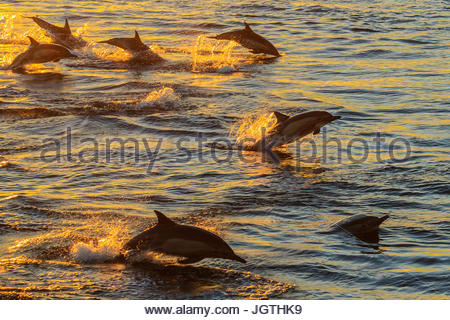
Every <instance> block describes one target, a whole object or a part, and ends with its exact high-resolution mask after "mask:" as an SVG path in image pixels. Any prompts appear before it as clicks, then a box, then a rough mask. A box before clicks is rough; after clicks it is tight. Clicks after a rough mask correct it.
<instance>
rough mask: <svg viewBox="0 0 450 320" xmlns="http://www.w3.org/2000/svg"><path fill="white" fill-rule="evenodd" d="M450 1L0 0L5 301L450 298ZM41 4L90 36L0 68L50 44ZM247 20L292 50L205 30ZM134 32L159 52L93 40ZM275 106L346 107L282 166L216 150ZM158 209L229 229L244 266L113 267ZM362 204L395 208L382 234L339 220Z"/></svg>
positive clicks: (158, 262)
mask: <svg viewBox="0 0 450 320" xmlns="http://www.w3.org/2000/svg"><path fill="white" fill-rule="evenodd" d="M449 9H450V6H449V3H448V2H446V1H437V0H432V1H400V0H399V1H390V0H385V1H378V0H375V1H366V0H360V1H355V0H352V1H349V0H348V1H333V0H332V1H275V2H274V1H227V0H226V1H199V2H195V1H194V2H193V1H172V0H166V1H127V2H122V1H103V2H101V4H99V3H97V2H96V1H76V2H74V1H58V2H56V1H46V0H43V1H40V2H39V3H36V2H33V1H20V0H17V1H2V3H1V4H0V60H1V62H0V67H1V70H0V297H1V298H32V299H48V298H51V299H61V298H62V299H75V298H79V299H443V298H445V299H448V297H449V295H450V285H449V284H450V281H449V272H450V248H449V243H450V219H449V193H450V188H449V158H450V157H449V153H450V134H449V132H450V131H449V124H450V122H449V107H450V103H449V92H450V85H449V76H448V75H449V49H448V48H449V45H450V40H449V12H450V11H449ZM35 15H37V16H39V17H40V18H43V19H45V20H47V21H49V22H51V23H54V24H57V25H61V26H62V24H63V22H64V18H68V19H69V22H70V25H71V28H72V31H73V32H74V33H75V34H77V35H79V36H81V37H83V39H85V40H87V41H89V46H88V47H87V48H85V49H83V50H79V51H77V54H78V55H79V56H80V58H79V59H77V60H61V61H60V62H58V63H48V64H45V65H32V66H29V67H28V68H27V73H24V74H19V73H13V72H11V71H10V70H5V67H6V66H7V65H8V64H9V63H10V62H11V61H12V59H13V58H14V57H15V56H16V55H17V54H18V53H20V52H23V51H24V50H25V49H26V47H27V44H28V40H27V38H26V36H27V35H31V36H33V37H34V38H35V39H37V40H39V41H43V42H46V41H48V38H46V36H45V35H44V33H43V32H42V31H41V30H40V29H39V27H37V26H36V25H35V24H34V23H33V21H32V20H30V19H28V18H27V17H29V16H35ZM244 20H245V21H247V22H248V23H250V25H251V26H252V27H253V29H254V30H255V31H256V32H258V33H260V34H262V35H264V36H265V37H266V38H267V39H269V40H270V41H271V42H272V43H274V45H275V46H276V47H277V48H278V50H279V51H280V52H281V53H282V56H281V57H279V58H276V59H275V58H270V57H265V56H255V55H252V54H251V53H249V52H248V51H247V50H246V49H244V48H242V47H240V46H238V45H236V44H233V43H228V42H226V41H216V40H213V39H210V38H208V36H212V35H214V34H217V33H221V32H225V31H229V30H233V29H238V28H242V26H243V21H244ZM134 30H138V31H139V33H140V35H141V39H142V40H143V41H144V43H146V44H148V45H149V46H151V47H152V49H153V50H154V51H155V52H157V53H158V54H159V55H160V56H162V57H163V58H164V59H166V62H165V63H163V64H160V65H154V66H142V65H132V64H129V63H128V62H127V61H128V59H129V56H128V55H127V54H126V53H125V52H123V51H122V50H120V49H118V48H115V47H111V46H108V45H105V44H98V43H97V42H98V41H101V40H105V39H109V38H112V37H131V36H132V35H133V34H134ZM274 110H278V111H280V112H283V113H287V114H297V113H301V112H304V111H310V110H324V111H328V112H330V113H332V114H334V115H339V116H341V117H342V118H341V119H340V120H338V121H335V122H333V123H332V124H329V125H327V126H326V127H325V129H323V130H322V132H321V133H320V134H319V135H318V136H316V137H313V138H312V139H310V138H311V137H307V139H304V140H303V141H302V144H298V143H297V144H291V145H289V146H287V147H283V148H281V149H280V150H278V151H277V153H276V155H277V157H278V159H277V160H274V159H272V158H267V157H265V156H264V155H262V154H261V153H258V152H251V151H242V152H238V151H237V150H228V149H227V148H223V147H222V148H221V147H218V145H223V144H228V143H233V142H234V141H236V140H237V139H242V138H246V137H255V136H258V134H259V133H260V128H261V127H264V126H268V125H270V124H271V123H272V124H273V117H272V115H271V112H272V111H274ZM377 138H379V139H381V140H382V141H381V140H380V141H381V142H380V143H379V145H378V146H377V144H376V139H377ZM108 139H109V141H110V142H111V139H116V140H115V142H114V143H112V144H111V145H110V148H109V149H110V150H109V152H108V147H107V145H108ZM117 139H123V141H125V140H126V139H129V140H128V141H127V143H126V144H125V147H124V149H123V150H121V147H120V145H119V144H118V143H117V141H118V140H117ZM133 139H134V140H133ZM333 139H335V140H333ZM364 146H366V147H364ZM314 147H315V149H316V150H314ZM149 150H150V151H151V153H149V152H148V151H149ZM96 151H98V153H96ZM314 151H316V152H314ZM107 155H109V158H108V156H107ZM121 156H123V159H121ZM155 209H156V210H160V211H162V212H164V213H166V214H167V215H168V216H169V217H171V218H172V219H174V220H175V221H177V222H180V223H184V224H190V225H196V226H199V227H202V228H205V229H207V230H210V231H212V232H214V233H216V234H218V235H220V236H221V237H222V238H223V239H225V240H226V241H227V242H228V243H229V244H230V246H231V247H232V248H233V249H234V250H235V252H236V253H237V254H239V255H240V256H242V257H244V258H245V259H246V260H247V261H248V262H247V264H240V263H238V262H234V261H229V260H219V259H216V260H214V259H205V260H203V261H201V262H200V263H197V264H193V265H187V266H182V265H179V264H176V263H175V260H174V259H173V258H171V257H166V256H163V255H157V254H151V253H143V254H142V255H141V256H139V257H136V258H134V259H133V261H128V262H127V263H118V262H114V261H113V258H114V257H115V256H116V255H117V254H118V253H119V252H120V248H121V246H122V244H123V243H124V242H125V241H126V240H128V239H130V238H131V237H132V236H134V235H136V234H137V233H139V232H141V231H142V230H144V229H145V228H147V227H148V226H150V225H152V224H154V223H155V216H154V214H153V210H155ZM359 213H364V214H368V215H377V216H381V215H385V214H388V215H389V216H390V218H389V219H388V220H387V221H386V222H384V223H383V224H382V226H381V229H380V241H379V243H377V244H369V243H366V242H363V241H361V240H359V239H357V238H355V237H353V236H351V235H348V234H346V233H340V232H330V229H329V226H330V225H332V224H333V223H335V222H337V221H339V220H341V219H343V218H346V217H349V216H351V215H354V214H359Z"/></svg>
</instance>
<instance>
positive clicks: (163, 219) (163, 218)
mask: <svg viewBox="0 0 450 320" xmlns="http://www.w3.org/2000/svg"><path fill="white" fill-rule="evenodd" d="M155 214H156V216H157V217H158V224H166V225H167V224H171V225H173V224H176V223H175V222H173V221H172V220H170V219H169V218H168V217H166V216H165V215H164V214H163V213H162V212H161V211H158V210H155Z"/></svg>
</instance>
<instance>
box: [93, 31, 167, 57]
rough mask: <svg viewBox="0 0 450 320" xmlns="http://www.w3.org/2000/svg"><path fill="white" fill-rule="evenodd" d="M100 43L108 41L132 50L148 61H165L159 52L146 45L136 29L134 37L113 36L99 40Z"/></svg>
mask: <svg viewBox="0 0 450 320" xmlns="http://www.w3.org/2000/svg"><path fill="white" fill-rule="evenodd" d="M98 43H107V44H110V45H113V46H116V47H119V48H121V49H123V50H126V51H128V52H130V53H131V54H132V55H133V56H134V57H142V58H145V59H146V60H147V62H155V63H156V62H161V61H164V59H163V58H161V57H160V56H159V55H158V54H156V53H154V52H153V51H152V49H150V47H148V46H147V45H145V44H144V43H143V42H142V40H141V37H140V36H139V33H138V32H137V31H136V30H135V31H134V37H133V38H112V39H109V40H103V41H99V42H98Z"/></svg>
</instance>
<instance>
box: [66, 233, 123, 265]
mask: <svg viewBox="0 0 450 320" xmlns="http://www.w3.org/2000/svg"><path fill="white" fill-rule="evenodd" d="M121 248H122V245H121V243H119V242H117V241H115V239H114V238H112V239H108V238H106V239H101V240H99V241H98V243H94V242H91V243H89V244H88V243H77V244H75V245H74V246H73V247H72V251H71V255H72V258H73V259H74V260H75V261H76V262H79V263H100V262H105V261H108V260H112V259H114V257H116V256H117V255H119V254H120V249H121Z"/></svg>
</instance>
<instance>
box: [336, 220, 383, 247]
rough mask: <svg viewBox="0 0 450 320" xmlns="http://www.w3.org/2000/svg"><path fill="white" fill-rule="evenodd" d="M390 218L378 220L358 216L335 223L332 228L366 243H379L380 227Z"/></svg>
mask: <svg viewBox="0 0 450 320" xmlns="http://www.w3.org/2000/svg"><path fill="white" fill-rule="evenodd" d="M388 218H389V216H388V215H384V216H382V217H380V218H378V217H374V216H368V215H365V214H357V215H354V216H351V217H348V218H345V219H343V220H341V221H339V222H337V223H335V224H334V225H333V226H332V228H333V229H335V230H343V231H345V232H348V233H350V234H352V235H354V236H356V237H357V238H359V239H360V240H363V241H365V242H370V243H377V242H378V241H379V235H378V231H379V227H380V225H381V224H382V223H383V222H384V221H385V220H386V219H388Z"/></svg>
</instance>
